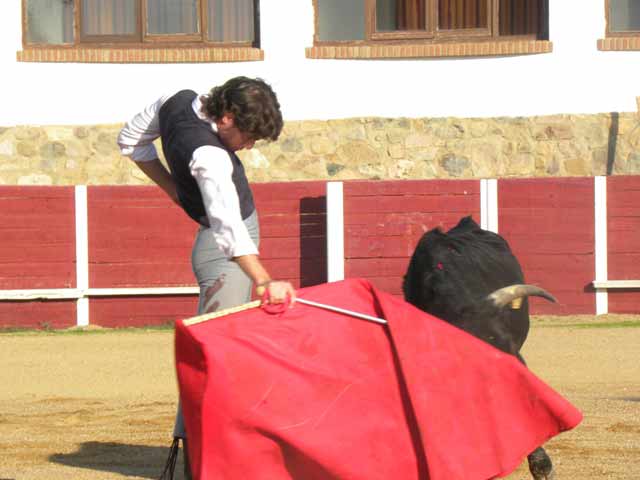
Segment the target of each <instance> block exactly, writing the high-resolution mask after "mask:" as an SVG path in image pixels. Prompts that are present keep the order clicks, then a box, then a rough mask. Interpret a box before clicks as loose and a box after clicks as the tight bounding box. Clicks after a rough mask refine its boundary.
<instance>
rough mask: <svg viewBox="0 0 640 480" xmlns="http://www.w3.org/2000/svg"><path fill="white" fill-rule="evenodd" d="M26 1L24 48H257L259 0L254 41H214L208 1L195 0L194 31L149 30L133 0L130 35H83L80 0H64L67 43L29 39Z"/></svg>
mask: <svg viewBox="0 0 640 480" xmlns="http://www.w3.org/2000/svg"><path fill="white" fill-rule="evenodd" d="M27 1H28V0H21V3H22V46H23V48H24V49H32V48H37V49H78V48H114V47H115V48H123V47H128V48H153V47H163V48H166V47H169V48H171V47H174V48H184V47H189V48H194V47H195V48H198V47H201V48H209V49H210V48H255V49H259V48H260V21H259V18H260V0H252V2H253V36H254V40H253V41H241V42H240V41H238V42H234V41H227V42H216V41H213V40H209V38H208V34H209V33H208V6H209V5H208V1H209V0H196V1H197V4H198V9H197V11H198V26H199V28H200V33H197V34H150V33H148V32H147V21H146V12H147V0H137V1H136V14H137V17H138V22H137V28H136V33H135V34H133V35H86V34H84V33H83V32H82V28H81V22H82V8H83V7H82V0H67V1H68V2H70V3H72V4H73V25H72V32H73V41H72V42H69V43H56V44H53V43H42V42H40V43H39V42H29V41H28V28H29V25H28V18H27Z"/></svg>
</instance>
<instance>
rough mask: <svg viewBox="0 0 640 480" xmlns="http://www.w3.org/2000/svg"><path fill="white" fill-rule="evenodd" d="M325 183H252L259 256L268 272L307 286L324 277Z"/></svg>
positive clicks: (297, 284) (316, 282) (325, 256)
mask: <svg viewBox="0 0 640 480" xmlns="http://www.w3.org/2000/svg"><path fill="white" fill-rule="evenodd" d="M325 185H326V183H325V182H317V181H314V182H282V183H257V184H253V185H252V189H253V193H254V195H255V201H256V208H257V210H258V213H259V215H260V237H261V240H260V242H261V243H260V258H261V259H262V261H263V262H264V264H265V266H266V267H267V269H268V270H269V272H270V273H271V275H273V276H275V277H278V278H280V279H284V280H289V281H291V282H292V283H293V284H294V285H295V286H296V287H308V286H310V285H316V284H319V283H322V282H325V281H326V278H327V267H326V264H327V251H326V242H327V238H326V237H327V234H326V194H325V189H326V186H325Z"/></svg>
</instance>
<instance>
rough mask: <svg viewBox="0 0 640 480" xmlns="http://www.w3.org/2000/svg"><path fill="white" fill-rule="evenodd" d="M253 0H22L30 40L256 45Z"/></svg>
mask: <svg viewBox="0 0 640 480" xmlns="http://www.w3.org/2000/svg"><path fill="white" fill-rule="evenodd" d="M257 17H258V1H257V0H23V18H24V20H23V32H24V35H23V38H24V45H25V47H30V46H87V47H92V48H94V47H102V46H105V47H113V46H119V47H123V46H145V47H146V46H158V45H161V46H164V45H168V44H171V45H191V46H194V45H195V46H197V45H201V46H231V47H257V46H258V45H257V44H258V28H257Z"/></svg>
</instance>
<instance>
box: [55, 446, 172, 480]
mask: <svg viewBox="0 0 640 480" xmlns="http://www.w3.org/2000/svg"><path fill="white" fill-rule="evenodd" d="M168 455H169V445H167V447H166V448H165V447H151V446H147V445H130V444H126V443H113V442H85V443H83V444H82V445H81V447H80V449H79V450H78V451H77V452H74V453H57V454H54V455H51V456H50V457H49V461H51V462H54V463H59V464H61V465H67V466H69V467H75V468H85V469H87V470H98V471H102V472H113V473H117V474H120V475H123V476H125V477H139V478H150V479H157V478H158V477H160V474H161V473H162V470H163V469H164V466H165V463H166V461H167V457H168ZM182 469H183V465H182V452H181V453H180V455H178V463H177V464H176V469H175V480H182V478H183V476H182Z"/></svg>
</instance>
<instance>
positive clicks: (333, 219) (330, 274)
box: [327, 182, 344, 282]
mask: <svg viewBox="0 0 640 480" xmlns="http://www.w3.org/2000/svg"><path fill="white" fill-rule="evenodd" d="M338 280H344V195H343V188H342V182H327V281H328V282H336V281H338Z"/></svg>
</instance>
